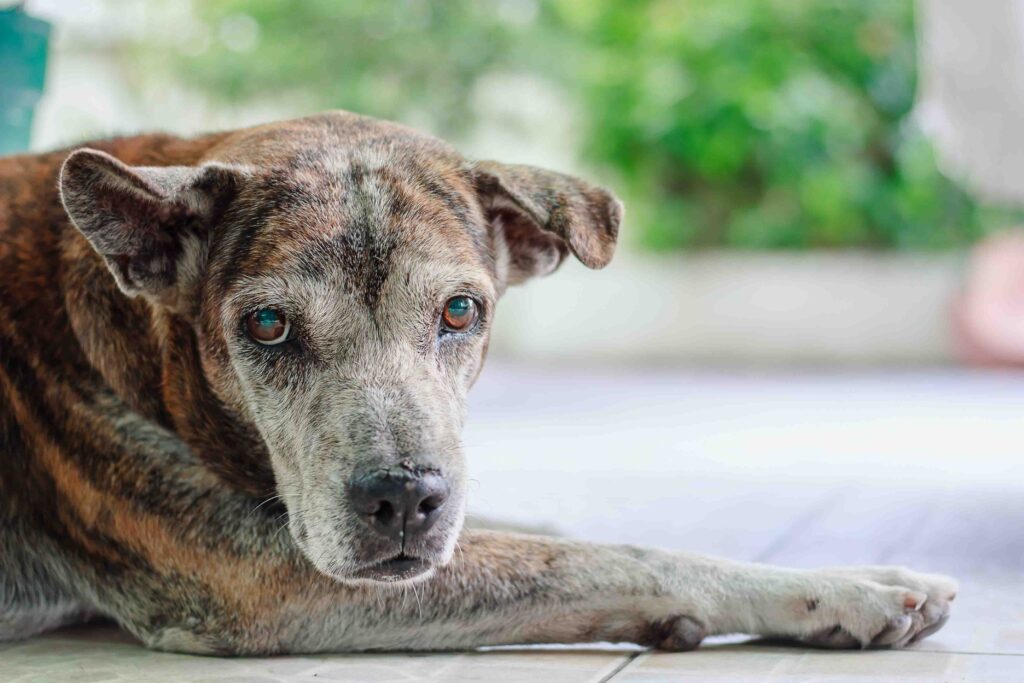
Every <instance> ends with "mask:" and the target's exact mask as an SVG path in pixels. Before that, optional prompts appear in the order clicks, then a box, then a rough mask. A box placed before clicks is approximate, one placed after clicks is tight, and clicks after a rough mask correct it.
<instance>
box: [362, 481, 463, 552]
mask: <svg viewBox="0 0 1024 683" xmlns="http://www.w3.org/2000/svg"><path fill="white" fill-rule="evenodd" d="M348 493H349V497H350V499H351V501H352V505H353V506H354V507H355V509H356V511H357V512H359V513H360V514H361V515H362V516H363V519H364V520H365V521H366V522H367V524H369V526H370V527H371V528H372V529H374V530H375V531H377V532H379V533H381V534H383V535H385V536H388V537H390V538H393V539H395V540H400V539H402V538H403V536H404V537H405V538H406V539H409V538H412V537H413V536H416V535H418V534H423V533H425V532H426V531H427V529H429V528H430V527H431V526H433V524H434V522H436V521H437V518H438V517H440V515H441V508H442V507H443V506H444V504H445V501H446V500H448V482H447V481H445V479H444V478H443V477H442V476H441V475H440V474H438V473H436V472H434V471H426V472H418V471H410V470H408V469H405V468H397V469H390V470H383V471H380V472H375V473H373V474H369V475H364V476H362V477H356V478H355V479H353V480H352V482H351V483H350V484H349V490H348Z"/></svg>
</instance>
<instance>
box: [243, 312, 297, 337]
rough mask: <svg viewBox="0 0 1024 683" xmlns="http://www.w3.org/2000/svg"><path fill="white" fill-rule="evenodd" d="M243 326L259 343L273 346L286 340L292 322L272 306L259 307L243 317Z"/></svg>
mask: <svg viewBox="0 0 1024 683" xmlns="http://www.w3.org/2000/svg"><path fill="white" fill-rule="evenodd" d="M245 328H246V330H248V332H249V336H250V337H252V338H253V339H254V340H256V341H257V342H259V343H260V344H265V345H266V346H274V345H275V344H280V343H281V342H284V341H288V335H289V333H290V332H291V330H292V324H291V323H290V322H288V318H286V317H285V315H284V313H282V312H281V311H275V310H274V309H273V308H261V309H259V310H256V311H253V312H252V313H250V314H249V316H248V317H247V318H246V319H245Z"/></svg>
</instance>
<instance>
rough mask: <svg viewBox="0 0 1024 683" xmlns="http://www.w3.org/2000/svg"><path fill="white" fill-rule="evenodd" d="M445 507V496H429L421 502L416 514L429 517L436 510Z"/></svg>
mask: <svg viewBox="0 0 1024 683" xmlns="http://www.w3.org/2000/svg"><path fill="white" fill-rule="evenodd" d="M442 505H444V496H442V495H440V494H437V495H433V496H427V497H426V498H424V499H423V500H421V501H420V504H419V507H417V508H416V512H418V513H420V514H421V515H429V514H430V513H431V512H433V511H434V510H436V509H438V508H439V507H441V506H442Z"/></svg>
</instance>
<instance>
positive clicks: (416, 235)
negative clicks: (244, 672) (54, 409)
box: [60, 113, 622, 581]
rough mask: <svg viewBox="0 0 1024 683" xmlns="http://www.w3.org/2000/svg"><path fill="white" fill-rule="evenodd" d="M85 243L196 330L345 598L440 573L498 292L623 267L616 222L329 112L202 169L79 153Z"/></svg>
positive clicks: (568, 189)
mask: <svg viewBox="0 0 1024 683" xmlns="http://www.w3.org/2000/svg"><path fill="white" fill-rule="evenodd" d="M60 183H61V192H62V197H63V200H64V204H65V207H66V209H67V212H68V214H69V215H70V217H71V219H72V221H73V222H74V224H75V225H76V226H77V227H78V229H79V230H80V231H81V232H82V233H83V234H84V235H85V237H86V238H88V240H89V242H90V243H91V244H92V246H93V247H94V248H95V250H96V251H97V252H98V253H99V254H100V255H101V256H102V257H103V258H104V260H105V262H106V264H107V266H108V268H109V270H110V271H111V273H112V274H113V277H114V278H115V279H116V280H117V284H118V285H119V287H120V288H121V289H122V290H123V291H124V292H125V293H127V294H129V295H133V296H143V297H145V298H146V299H147V300H148V301H150V302H151V303H152V305H154V306H157V307H159V308H161V309H162V310H164V311H166V312H167V313H168V314H169V315H173V316H176V317H178V318H181V319H184V320H187V321H188V322H189V323H190V324H191V326H192V328H193V329H194V333H195V335H196V339H197V341H198V344H197V346H198V348H199V349H200V355H201V361H202V368H203V374H204V375H205V380H206V382H207V383H208V384H209V386H210V387H211V388H212V390H213V391H214V392H215V393H216V395H217V396H218V397H219V399H220V400H221V401H222V402H223V403H224V404H225V405H226V406H228V407H229V408H230V409H231V411H232V412H233V413H235V414H237V415H239V416H240V419H243V420H245V421H247V422H249V423H250V424H251V425H252V426H253V427H254V428H255V430H256V431H257V432H258V433H259V435H260V437H261V438H262V440H263V441H264V442H265V444H266V447H267V451H268V452H269V454H270V460H271V465H272V468H273V472H274V476H275V479H276V482H277V488H278V492H279V493H280V495H281V496H282V499H283V500H284V503H285V505H286V507H287V511H288V513H289V527H290V530H291V533H292V535H293V536H294V538H295V541H296V542H297V544H298V545H299V547H300V548H301V549H302V551H303V552H304V553H305V555H306V556H307V557H308V558H309V559H310V561H312V562H313V563H314V564H315V565H316V567H317V568H318V569H320V570H321V571H322V572H324V573H326V574H329V575H331V576H333V577H335V578H338V579H341V580H359V579H365V580H377V581H401V580H408V579H413V578H416V577H419V576H425V575H427V573H428V572H429V571H430V569H431V568H432V567H435V566H437V565H440V564H443V563H445V562H447V561H448V560H449V559H450V557H451V555H452V551H453V549H454V547H455V541H456V537H457V535H458V533H459V530H460V528H461V525H462V520H463V515H464V509H465V498H466V473H465V467H464V464H463V455H462V448H461V443H460V438H459V432H460V429H461V425H462V420H463V415H464V407H465V397H466V392H467V390H468V389H469V387H470V385H471V384H472V383H473V381H474V380H475V378H476V376H477V374H478V372H479V370H480V367H481V364H482V363H483V357H484V353H485V351H486V348H487V342H488V333H489V330H490V327H491V322H492V320H493V318H494V312H495V304H496V303H497V300H498V297H499V296H500V295H501V294H502V292H503V291H504V290H505V288H506V287H507V286H508V285H513V284H518V283H520V282H523V281H524V280H526V279H528V278H530V277H533V276H537V275H544V274H547V273H549V272H551V271H553V270H554V269H555V268H556V267H557V266H558V265H559V264H560V263H561V262H562V260H563V259H564V258H565V257H566V256H567V255H568V254H569V253H572V254H574V255H575V256H576V257H577V258H578V259H579V260H581V261H582V262H583V263H585V264H586V265H587V266H590V267H592V268H600V267H601V266H604V265H605V264H606V263H608V261H609V260H610V259H611V257H612V252H613V250H614V247H615V240H616V233H617V231H618V227H619V222H620V219H621V214H622V208H621V204H620V203H619V202H618V201H617V200H616V199H615V198H614V197H613V196H611V195H610V194H609V193H607V192H605V191H604V190H602V189H599V188H597V187H594V186H592V185H589V184H587V183H585V182H583V181H581V180H578V179H576V178H572V177H569V176H565V175H561V174H558V173H553V172H549V171H542V170H539V169H536V168H532V167H527V166H512V165H503V164H498V163H492V162H483V163H470V162H467V161H465V160H464V159H463V158H462V157H461V156H459V155H458V154H457V153H456V152H454V151H453V150H452V149H451V148H450V147H448V146H447V145H445V144H444V143H442V142H440V141H438V140H436V139H434V138H430V137H428V136H424V135H420V134H417V133H414V132H412V131H410V130H408V129H405V128H402V127H400V126H396V125H394V124H390V123H385V122H381V121H375V120H373V119H368V118H364V117H358V116H354V115H351V114H344V113H332V114H325V115H321V116H316V117H311V118H307V119H301V120H298V121H292V122H287V123H281V124H272V125H268V126H261V127H258V128H253V129H247V130H243V131H239V132H237V133H234V134H231V135H229V136H227V137H226V138H224V139H223V140H221V141H220V142H219V143H218V144H217V145H216V146H215V147H214V148H213V149H211V150H209V152H208V153H207V154H206V156H205V157H204V160H203V162H202V163H200V164H198V165H196V166H187V167H184V166H173V167H141V166H128V165H126V164H124V163H122V162H120V161H118V160H117V159H115V158H113V157H111V156H109V155H107V154H104V153H102V152H98V151H95V150H89V149H83V150H79V151H76V152H74V153H73V154H71V155H70V156H69V158H68V159H67V161H66V162H65V164H64V168H63V170H62V173H61V180H60Z"/></svg>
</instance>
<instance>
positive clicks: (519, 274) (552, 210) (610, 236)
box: [471, 161, 622, 285]
mask: <svg viewBox="0 0 1024 683" xmlns="http://www.w3.org/2000/svg"><path fill="white" fill-rule="evenodd" d="M471 169H472V173H473V178H474V182H475V184H476V189H477V192H478V194H479V197H480V202H481V204H482V206H483V208H484V211H485V212H486V213H487V218H488V220H490V221H491V223H492V225H493V226H494V228H495V229H496V230H498V231H500V236H499V239H502V238H503V239H504V242H505V246H506V247H507V251H508V269H507V275H506V283H507V284H512V285H514V284H519V283H520V282H523V281H524V280H527V279H528V278H531V277H535V276H538V275H547V274H548V273H550V272H552V271H554V270H555V268H557V267H558V266H559V264H561V262H562V260H563V259H564V258H565V256H566V254H567V253H568V252H570V251H571V252H572V253H573V254H574V255H575V256H576V258H578V259H579V260H580V261H582V262H583V264H584V265H586V266H588V267H589V268H602V267H604V266H606V265H608V262H609V261H611V259H612V254H613V253H614V252H615V241H616V239H617V237H618V233H619V224H620V223H621V222H622V202H620V201H619V200H618V199H616V198H615V197H614V196H613V195H612V194H611V193H609V192H608V191H607V190H604V189H602V188H600V187H596V186H594V185H591V184H590V183H587V182H586V181H583V180H580V179H579V178H574V177H572V176H569V175H564V174H562V173H556V172H554V171H546V170H544V169H540V168H535V167H533V166H522V165H517V164H500V163H497V162H494V161H482V162H477V163H475V164H473V165H472V167H471Z"/></svg>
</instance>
